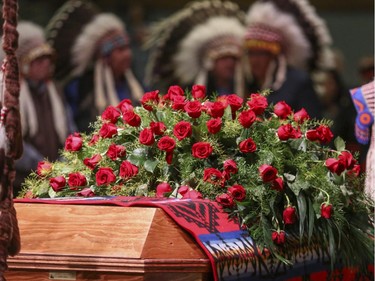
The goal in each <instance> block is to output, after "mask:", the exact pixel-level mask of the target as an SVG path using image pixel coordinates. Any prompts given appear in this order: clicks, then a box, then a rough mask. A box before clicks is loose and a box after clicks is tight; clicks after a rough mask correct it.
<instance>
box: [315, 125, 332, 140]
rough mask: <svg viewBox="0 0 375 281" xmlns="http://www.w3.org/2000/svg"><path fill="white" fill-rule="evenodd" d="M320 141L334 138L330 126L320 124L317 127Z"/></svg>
mask: <svg viewBox="0 0 375 281" xmlns="http://www.w3.org/2000/svg"><path fill="white" fill-rule="evenodd" d="M316 130H317V131H318V135H319V141H320V143H329V142H330V141H331V140H332V139H333V134H332V131H331V129H330V128H329V127H327V126H324V125H320V126H319V127H318V128H317V129H316Z"/></svg>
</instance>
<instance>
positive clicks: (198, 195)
mask: <svg viewBox="0 0 375 281" xmlns="http://www.w3.org/2000/svg"><path fill="white" fill-rule="evenodd" d="M182 199H203V196H202V193H200V192H199V191H196V190H194V189H192V190H189V191H188V192H186V193H185V194H184V195H183V196H182Z"/></svg>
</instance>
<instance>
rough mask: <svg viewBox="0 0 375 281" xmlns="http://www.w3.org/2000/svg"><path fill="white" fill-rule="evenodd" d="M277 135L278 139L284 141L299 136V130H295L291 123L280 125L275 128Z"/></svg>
mask: <svg viewBox="0 0 375 281" xmlns="http://www.w3.org/2000/svg"><path fill="white" fill-rule="evenodd" d="M277 136H278V137H279V139H280V140H282V141H285V140H288V139H298V138H300V137H301V132H300V130H296V129H294V128H293V126H292V125H290V124H286V125H282V126H280V127H279V128H278V129H277Z"/></svg>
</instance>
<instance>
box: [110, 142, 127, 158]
mask: <svg viewBox="0 0 375 281" xmlns="http://www.w3.org/2000/svg"><path fill="white" fill-rule="evenodd" d="M106 155H107V156H108V158H110V159H112V160H113V161H115V160H116V159H117V158H122V157H125V156H126V148H125V146H123V145H119V144H114V143H113V144H111V145H110V146H109V147H108V150H107V153H106Z"/></svg>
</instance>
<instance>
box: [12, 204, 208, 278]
mask: <svg viewBox="0 0 375 281" xmlns="http://www.w3.org/2000/svg"><path fill="white" fill-rule="evenodd" d="M15 207H16V210H17V217H18V222H19V227H20V232H21V252H20V254H19V255H17V256H16V257H11V258H9V259H8V266H9V270H8V272H6V274H5V276H6V278H7V280H8V281H29V280H30V281H31V280H33V281H35V280H37V281H39V280H40V281H43V280H60V279H53V278H52V279H51V278H50V276H49V274H50V272H64V271H70V272H74V274H75V276H76V277H75V278H76V279H75V280H78V281H83V280H108V281H118V280H129V281H133V280H134V281H135V280H171V281H172V280H176V281H177V280H178V281H188V280H208V279H209V278H211V277H212V276H211V267H210V262H209V260H208V258H207V257H206V255H205V253H204V252H203V251H202V249H201V248H200V247H199V246H198V245H197V244H196V242H195V240H194V239H193V237H191V235H190V234H189V233H187V232H186V231H184V230H183V229H181V228H180V227H179V226H178V225H177V224H176V223H175V222H174V221H173V220H172V219H171V218H170V217H169V216H168V215H166V213H165V212H164V211H163V210H161V209H158V208H151V207H150V208H146V207H134V208H130V207H129V208H124V207H117V206H96V205H57V204H28V203H16V204H15ZM55 276H60V275H58V274H57V275H55ZM61 280H63V279H61Z"/></svg>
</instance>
